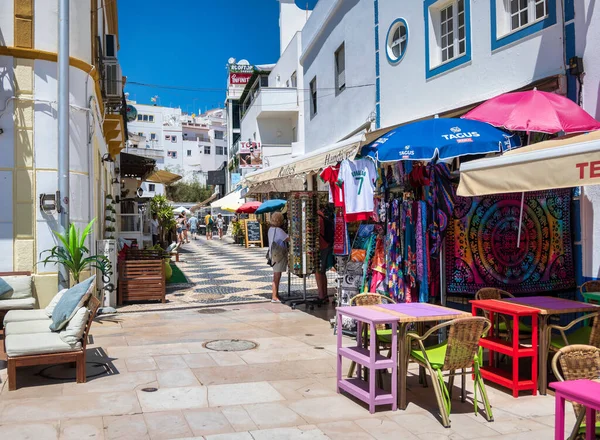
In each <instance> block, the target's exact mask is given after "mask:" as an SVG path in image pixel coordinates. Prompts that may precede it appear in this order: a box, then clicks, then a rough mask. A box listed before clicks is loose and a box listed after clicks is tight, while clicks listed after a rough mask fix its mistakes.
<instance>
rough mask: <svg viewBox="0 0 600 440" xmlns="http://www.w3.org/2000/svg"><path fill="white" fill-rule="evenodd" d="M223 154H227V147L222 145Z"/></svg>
mask: <svg viewBox="0 0 600 440" xmlns="http://www.w3.org/2000/svg"><path fill="white" fill-rule="evenodd" d="M223 154H224V155H225V156H227V147H223Z"/></svg>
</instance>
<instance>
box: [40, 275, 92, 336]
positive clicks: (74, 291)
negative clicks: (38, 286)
mask: <svg viewBox="0 0 600 440" xmlns="http://www.w3.org/2000/svg"><path fill="white" fill-rule="evenodd" d="M94 281H96V275H94V276H92V277H90V278H88V279H87V280H85V281H82V282H81V283H79V284H77V285H75V286H73V287H71V288H70V289H69V290H67V291H66V292H65V293H64V295H63V296H62V298H61V299H60V301H58V303H57V304H56V307H54V310H53V311H52V323H51V324H50V330H52V331H53V332H58V331H60V330H62V329H63V328H65V327H66V326H67V324H68V323H69V321H70V320H71V318H72V317H73V315H74V314H75V313H76V312H77V310H79V309H80V308H81V307H83V303H85V302H86V301H87V299H88V298H89V296H90V294H91V293H92V288H93V287H94Z"/></svg>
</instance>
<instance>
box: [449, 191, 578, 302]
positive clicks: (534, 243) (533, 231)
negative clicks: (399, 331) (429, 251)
mask: <svg viewBox="0 0 600 440" xmlns="http://www.w3.org/2000/svg"><path fill="white" fill-rule="evenodd" d="M520 205H521V194H520V193H518V194H498V195H492V196H486V197H457V198H456V207H455V211H454V218H453V219H452V221H451V223H450V225H449V226H448V232H447V234H448V235H447V240H446V280H447V286H448V289H447V290H448V293H469V294H475V293H476V292H477V291H478V290H479V289H481V288H482V287H497V288H500V289H503V290H507V291H509V292H510V293H513V294H536V293H540V292H547V291H554V290H563V289H569V288H573V287H575V270H574V266H573V253H572V240H571V190H570V189H559V190H551V191H536V192H530V193H525V203H524V206H523V222H522V225H521V239H520V245H519V246H517V240H518V228H519V212H520Z"/></svg>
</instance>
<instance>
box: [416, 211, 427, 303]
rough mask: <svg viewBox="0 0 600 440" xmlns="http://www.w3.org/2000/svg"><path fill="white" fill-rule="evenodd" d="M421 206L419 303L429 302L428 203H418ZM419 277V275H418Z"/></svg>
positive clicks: (418, 241) (419, 223)
mask: <svg viewBox="0 0 600 440" xmlns="http://www.w3.org/2000/svg"><path fill="white" fill-rule="evenodd" d="M417 203H418V204H419V208H418V216H417V222H416V227H417V232H418V234H417V274H418V272H419V266H420V267H421V277H420V279H419V302H427V301H429V257H430V255H429V252H428V237H427V202H417ZM417 277H418V275H417Z"/></svg>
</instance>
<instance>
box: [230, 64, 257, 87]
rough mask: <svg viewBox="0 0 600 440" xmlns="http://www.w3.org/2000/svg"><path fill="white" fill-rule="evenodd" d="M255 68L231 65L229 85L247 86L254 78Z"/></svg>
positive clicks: (244, 65)
mask: <svg viewBox="0 0 600 440" xmlns="http://www.w3.org/2000/svg"><path fill="white" fill-rule="evenodd" d="M253 73H254V66H250V65H247V64H230V65H229V84H231V85H232V86H245V85H246V84H248V82H249V81H250V78H252V74H253Z"/></svg>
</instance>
